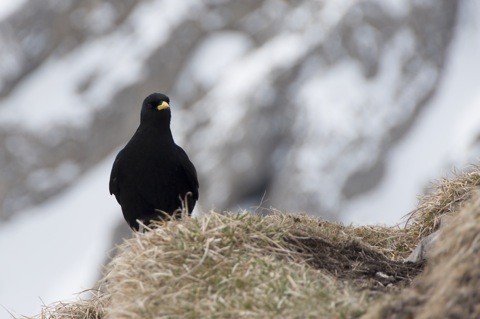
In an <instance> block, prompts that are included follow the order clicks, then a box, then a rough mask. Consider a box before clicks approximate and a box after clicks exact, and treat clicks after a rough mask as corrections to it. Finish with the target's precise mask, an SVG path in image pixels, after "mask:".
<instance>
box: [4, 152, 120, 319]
mask: <svg viewBox="0 0 480 319" xmlns="http://www.w3.org/2000/svg"><path fill="white" fill-rule="evenodd" d="M113 159H114V154H112V155H111V156H109V157H108V158H107V159H105V160H104V161H103V162H102V163H100V164H98V165H97V166H96V167H95V168H93V169H92V170H91V171H89V172H88V173H87V174H85V175H84V176H83V177H82V178H80V179H78V180H77V181H76V183H75V186H73V187H72V188H70V189H68V190H67V191H66V192H65V193H64V194H62V195H60V196H58V197H56V198H54V199H53V200H51V201H50V202H47V203H45V204H43V205H41V206H38V207H35V208H32V209H31V210H29V211H25V212H24V213H23V214H21V215H20V216H18V217H17V218H16V219H15V220H13V221H12V222H9V223H8V224H6V225H2V226H0V256H2V263H1V266H0V269H1V271H0V282H1V283H2V284H1V285H0V305H1V306H3V307H4V308H5V309H6V311H9V312H11V313H12V314H14V315H34V314H38V313H40V306H41V305H43V304H44V303H45V304H47V305H48V304H50V303H53V302H56V301H60V300H68V299H72V298H75V297H76V296H75V294H76V293H79V292H81V291H82V290H85V289H89V288H92V287H93V285H94V283H95V281H96V280H97V279H98V278H99V276H100V274H101V270H102V269H101V267H102V264H103V262H104V261H105V259H106V258H107V256H108V253H109V252H108V250H109V249H110V248H111V247H110V243H111V240H112V238H111V237H112V228H113V227H114V226H116V225H118V223H119V222H121V221H122V220H123V217H122V214H121V212H120V208H119V206H118V204H117V202H116V200H115V198H114V197H112V196H110V194H109V192H108V180H109V174H110V168H111V165H112V163H113ZM1 312H2V311H0V317H4V316H3V315H2V314H1Z"/></svg>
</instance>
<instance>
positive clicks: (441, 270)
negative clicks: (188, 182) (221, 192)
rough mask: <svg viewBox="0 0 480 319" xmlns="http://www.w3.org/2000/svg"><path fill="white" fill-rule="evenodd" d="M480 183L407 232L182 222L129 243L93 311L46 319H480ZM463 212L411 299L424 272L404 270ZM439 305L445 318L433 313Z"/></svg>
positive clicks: (223, 220)
mask: <svg viewBox="0 0 480 319" xmlns="http://www.w3.org/2000/svg"><path fill="white" fill-rule="evenodd" d="M479 180H480V172H479V170H478V169H477V168H474V169H473V170H472V172H469V173H466V174H463V175H461V176H459V177H457V178H456V179H454V180H444V181H442V183H441V184H440V185H439V186H438V187H437V188H436V189H435V191H434V192H433V193H432V194H431V195H428V196H427V197H425V198H424V199H423V201H422V203H421V205H420V206H419V208H418V210H417V211H416V212H414V214H413V215H412V216H411V218H410V222H409V224H408V226H407V227H406V228H405V229H399V228H395V227H392V228H388V227H379V226H375V227H357V228H355V227H347V226H343V225H338V224H335V223H328V222H325V221H323V220H320V219H317V218H313V217H308V216H299V215H290V214H279V213H272V215H269V216H265V217H261V216H255V215H252V214H218V213H213V212H212V213H210V214H208V215H206V216H204V217H202V218H200V219H191V218H187V219H184V220H183V221H180V222H178V221H172V222H170V223H168V224H167V225H166V226H159V227H156V228H155V229H153V230H152V231H150V232H147V233H145V234H136V235H135V236H134V238H132V239H129V240H126V241H125V242H124V244H122V245H121V246H120V247H119V254H118V255H117V256H116V257H115V258H114V259H113V261H112V262H111V263H110V264H109V265H108V267H107V270H106V275H105V277H104V278H103V279H102V280H101V281H100V282H99V285H98V288H97V289H96V290H95V291H94V296H93V297H92V299H91V300H85V301H79V302H77V303H71V304H62V303H58V304H55V305H52V306H50V307H47V308H45V309H44V310H43V313H42V314H41V315H40V316H39V317H41V318H85V319H94V318H96V319H100V318H146V319H148V318H241V317H245V318H319V317H320V318H321V317H325V318H356V317H359V316H361V315H364V314H365V316H366V317H370V318H389V317H394V316H395V315H400V316H402V315H406V316H408V315H412V314H413V315H416V314H418V315H419V316H420V315H422V314H426V313H427V314H428V312H431V311H434V309H435V311H437V313H438V314H442V313H447V312H448V311H453V310H452V309H454V308H455V311H457V312H458V311H464V313H461V312H460V314H463V315H465V316H464V317H465V318H468V315H470V313H467V311H471V313H473V314H476V315H478V314H480V310H479V309H477V308H478V307H477V308H475V306H471V304H472V303H473V305H476V304H478V303H479V300H478V298H479V294H478V293H476V292H475V291H474V290H468V289H467V288H468V287H470V288H471V287H478V286H479V281H480V278H479V276H478V274H477V272H476V271H475V270H473V269H472V268H471V267H469V266H470V265H472V267H473V266H475V267H476V268H475V269H480V267H478V266H480V265H479V264H478V260H477V259H476V255H478V251H479V250H480V248H479V247H478V246H480V244H479V243H478V242H479V241H480V240H478V235H476V234H479V233H480V231H479V229H478V228H480V223H479V220H478V218H479V217H478V216H480V202H478V201H477V202H475V204H472V205H470V206H468V205H467V206H465V205H461V204H462V203H465V202H467V201H468V199H469V198H470V197H471V194H472V190H474V189H475V187H476V186H477V185H478V183H479ZM464 206H465V207H464ZM462 207H464V208H463V209H462V212H461V214H460V216H459V217H458V218H455V219H454V221H453V222H452V224H451V225H449V226H448V227H446V228H445V229H444V230H442V232H443V235H442V236H441V237H440V238H441V240H439V241H438V242H441V243H442V246H439V245H437V248H436V250H435V252H434V254H433V257H432V262H431V263H428V264H427V266H426V270H425V272H424V273H423V274H422V275H420V276H418V277H417V278H416V279H415V281H414V283H415V289H413V288H408V286H409V285H410V282H411V280H412V279H413V278H415V277H416V276H417V275H418V273H419V272H420V271H421V270H422V265H413V264H404V263H402V260H403V258H405V257H406V256H407V255H408V254H409V253H410V251H411V250H412V249H413V248H414V247H415V245H416V244H417V243H418V241H419V239H420V238H421V237H423V236H425V235H427V234H429V233H431V232H433V231H434V230H436V228H437V227H438V220H439V219H440V217H441V216H442V215H457V213H458V210H459V209H460V208H462ZM462 225H464V226H462ZM467 235H468V236H467ZM448 248H450V249H448ZM476 249H477V250H476ZM448 251H449V252H452V251H453V253H450V254H449V253H448ZM473 252H477V254H473ZM452 254H453V255H452ZM460 265H463V266H462V267H460ZM448 267H454V268H448ZM455 267H456V268H455ZM458 269H459V270H458ZM454 270H455V271H454ZM446 273H448V274H451V275H450V276H446V275H445V274H446ZM444 284H445V285H447V284H448V285H449V286H444ZM405 287H407V288H405ZM444 287H456V288H457V289H456V290H455V289H453V290H451V289H450V288H449V289H446V288H444ZM461 287H462V288H461ZM465 287H467V288H465ZM460 288H461V289H460ZM465 289H467V290H465ZM460 290H462V291H463V290H465V291H466V292H462V293H461V294H460V293H458V294H457V295H459V296H460V297H459V299H458V298H457V299H455V298H453V297H452V296H451V295H448V294H447V293H452V292H453V293H456V292H459V291H460ZM470 292H471V293H470ZM392 296H393V297H392ZM448 298H453V300H455V301H456V303H457V304H460V305H461V307H460V308H459V307H454V305H452V303H448V302H445V300H446V299H448ZM462 302H463V303H462ZM474 302H476V303H474ZM438 303H440V304H441V306H443V308H442V307H441V306H436V307H433V306H432V305H434V304H438ZM404 305H406V306H404ZM448 305H450V308H448V307H447V306H448ZM469 305H470V306H471V307H469ZM469 309H473V310H469ZM472 317H473V315H472Z"/></svg>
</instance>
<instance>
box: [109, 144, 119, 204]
mask: <svg viewBox="0 0 480 319" xmlns="http://www.w3.org/2000/svg"><path fill="white" fill-rule="evenodd" d="M121 155H122V151H120V152H119V153H118V155H117V157H116V158H115V161H114V162H113V167H112V172H111V173H110V183H109V185H108V186H109V189H110V195H112V194H115V196H117V195H118V194H119V193H120V187H119V182H118V177H119V176H118V175H119V174H118V169H119V162H120V157H121Z"/></svg>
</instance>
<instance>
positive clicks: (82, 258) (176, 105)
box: [0, 0, 480, 315]
mask: <svg viewBox="0 0 480 319" xmlns="http://www.w3.org/2000/svg"><path fill="white" fill-rule="evenodd" d="M0 39H1V41H2V45H1V46H0V169H1V170H0V258H1V259H2V262H1V263H0V305H3V306H4V307H5V308H6V309H7V310H9V311H11V312H12V313H13V314H25V315H31V314H34V313H38V312H39V311H40V305H41V304H42V302H44V303H47V304H48V303H50V302H53V301H56V300H60V299H66V298H69V297H71V296H72V295H73V294H74V293H76V292H78V291H80V290H82V289H86V288H90V287H91V286H92V285H93V284H94V282H95V279H96V278H97V277H98V275H99V272H100V271H101V269H102V268H101V267H102V266H101V265H102V264H103V263H104V262H105V260H106V259H107V255H108V253H109V252H110V253H111V249H112V247H113V246H114V243H116V242H119V241H121V238H123V237H126V236H129V234H130V231H129V230H128V228H127V227H126V223H125V222H124V220H123V217H122V215H121V212H120V207H119V206H118V205H117V203H116V201H115V199H114V197H111V196H110V195H109V193H108V177H109V174H110V169H111V165H112V163H113V159H114V156H115V155H116V153H117V152H118V150H119V149H120V148H121V147H122V146H123V145H124V144H125V143H126V142H127V141H128V139H129V138H130V137H131V136H132V134H133V132H134V131H135V129H136V127H137V126H138V123H139V114H140V106H141V103H142V101H143V98H144V97H145V96H147V95H148V94H149V93H152V92H162V93H165V94H167V95H169V96H170V99H171V106H172V116H173V118H172V131H173V134H174V137H175V140H176V142H177V144H179V145H181V146H182V147H183V148H184V149H185V150H186V151H187V153H188V154H189V156H190V158H191V160H192V161H193V162H194V163H195V165H196V168H197V171H198V174H199V180H200V203H199V204H198V209H197V212H196V213H198V214H201V213H202V212H207V211H209V210H210V209H216V210H226V209H229V210H232V211H237V210H241V209H247V210H252V211H257V212H261V210H262V207H263V208H269V207H275V208H276V209H278V210H280V211H288V212H307V213H309V214H312V215H316V216H319V217H323V218H326V219H329V220H338V221H342V222H345V223H357V224H366V223H370V224H372V223H386V224H395V223H397V222H399V221H400V219H401V217H402V216H403V215H405V214H407V213H408V212H409V211H410V210H412V209H413V208H414V207H415V205H416V203H417V197H416V196H417V195H419V194H421V193H422V192H424V191H425V189H426V188H427V187H428V186H429V183H430V182H432V180H434V179H436V178H440V177H444V176H447V175H448V174H449V173H451V171H452V169H453V168H454V167H457V168H459V169H465V167H466V166H467V165H468V164H471V163H472V164H473V163H477V159H478V155H479V154H480V59H479V58H478V57H479V56H480V3H479V2H477V1H475V0H460V1H454V0H389V1H383V0H369V1H365V0H323V1H321V0H317V1H298V0H244V1H233V0H202V1H201V0H182V1H174V0H149V1H137V0H115V1H114V0H110V1H99V0H16V1H10V2H6V1H5V2H4V3H2V4H0Z"/></svg>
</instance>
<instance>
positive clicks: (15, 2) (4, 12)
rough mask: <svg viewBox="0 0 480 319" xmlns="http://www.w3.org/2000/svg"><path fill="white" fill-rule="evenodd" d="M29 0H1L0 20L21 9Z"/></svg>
mask: <svg viewBox="0 0 480 319" xmlns="http://www.w3.org/2000/svg"><path fill="white" fill-rule="evenodd" d="M25 2H27V0H11V1H6V0H4V1H0V20H3V19H5V18H7V17H8V16H10V15H11V14H12V13H14V12H15V11H17V10H18V9H20V8H21V7H22V6H23V5H24V4H25Z"/></svg>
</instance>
